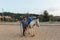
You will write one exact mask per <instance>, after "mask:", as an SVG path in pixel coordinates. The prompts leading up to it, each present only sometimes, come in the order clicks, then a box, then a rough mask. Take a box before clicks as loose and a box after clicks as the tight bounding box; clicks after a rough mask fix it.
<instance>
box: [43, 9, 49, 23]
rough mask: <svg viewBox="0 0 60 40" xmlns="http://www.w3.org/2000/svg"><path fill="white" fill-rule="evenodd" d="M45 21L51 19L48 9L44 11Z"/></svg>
mask: <svg viewBox="0 0 60 40" xmlns="http://www.w3.org/2000/svg"><path fill="white" fill-rule="evenodd" d="M43 21H45V22H47V21H49V15H48V12H47V10H45V11H44V13H43Z"/></svg>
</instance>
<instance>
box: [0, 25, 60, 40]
mask: <svg viewBox="0 0 60 40" xmlns="http://www.w3.org/2000/svg"><path fill="white" fill-rule="evenodd" d="M0 40H60V26H40V27H39V28H36V36H34V37H29V36H25V37H22V36H20V27H19V25H1V24H0Z"/></svg>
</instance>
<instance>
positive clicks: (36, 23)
mask: <svg viewBox="0 0 60 40" xmlns="http://www.w3.org/2000/svg"><path fill="white" fill-rule="evenodd" d="M29 26H30V27H27V28H26V31H25V34H28V35H29V36H32V37H33V36H35V30H34V28H36V27H40V24H39V19H35V20H32V21H31V23H30V24H29Z"/></svg>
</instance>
